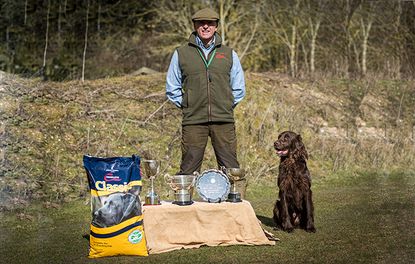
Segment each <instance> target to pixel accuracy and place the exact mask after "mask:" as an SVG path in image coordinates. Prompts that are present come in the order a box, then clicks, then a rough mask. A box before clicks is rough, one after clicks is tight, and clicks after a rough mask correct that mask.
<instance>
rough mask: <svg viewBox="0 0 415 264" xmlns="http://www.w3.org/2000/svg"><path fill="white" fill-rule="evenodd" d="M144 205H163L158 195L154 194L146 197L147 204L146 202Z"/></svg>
mask: <svg viewBox="0 0 415 264" xmlns="http://www.w3.org/2000/svg"><path fill="white" fill-rule="evenodd" d="M143 205H161V203H160V199H159V197H158V195H157V194H155V195H154V194H153V195H151V196H149V195H148V196H146V197H145V202H144V204H143Z"/></svg>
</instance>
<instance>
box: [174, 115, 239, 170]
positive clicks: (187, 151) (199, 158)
mask: <svg viewBox="0 0 415 264" xmlns="http://www.w3.org/2000/svg"><path fill="white" fill-rule="evenodd" d="M208 137H210V140H211V142H212V146H213V149H214V151H215V156H216V161H217V163H218V168H220V167H222V166H225V167H226V168H239V163H238V160H237V157H236V146H237V142H236V132H235V123H205V124H198V125H184V126H182V162H181V165H180V172H179V173H180V174H192V173H193V172H195V171H197V172H200V168H201V167H202V162H203V156H204V154H205V148H206V145H207V142H208Z"/></svg>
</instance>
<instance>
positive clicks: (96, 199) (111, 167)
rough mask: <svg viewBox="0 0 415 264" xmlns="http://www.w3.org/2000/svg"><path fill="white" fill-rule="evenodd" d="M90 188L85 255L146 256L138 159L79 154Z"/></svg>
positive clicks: (95, 256) (134, 157)
mask: <svg viewBox="0 0 415 264" xmlns="http://www.w3.org/2000/svg"><path fill="white" fill-rule="evenodd" d="M83 162H84V167H85V170H86V173H87V176H88V182H89V187H90V189H91V211H92V222H91V233H90V236H89V255H88V256H89V257H90V258H99V257H107V256H115V255H138V256H147V255H148V253H147V246H146V239H145V236H144V230H143V216H142V212H141V202H140V196H139V194H140V191H141V185H142V183H141V174H140V158H139V157H138V156H135V155H133V156H132V157H111V158H98V157H91V156H84V157H83Z"/></svg>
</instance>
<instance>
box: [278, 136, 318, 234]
mask: <svg viewBox="0 0 415 264" xmlns="http://www.w3.org/2000/svg"><path fill="white" fill-rule="evenodd" d="M274 148H275V150H276V152H277V155H278V156H279V157H280V159H281V161H280V165H279V174H278V188H279V193H278V200H277V201H276V203H275V207H274V217H273V218H274V222H275V224H276V227H277V228H278V229H282V230H284V231H286V232H292V231H293V230H294V228H301V229H304V230H305V231H307V232H316V228H315V227H314V205H313V200H312V191H311V175H310V172H309V170H308V168H307V159H308V154H307V151H306V149H305V146H304V144H303V142H302V138H301V136H300V135H298V134H296V133H294V132H292V131H285V132H282V133H281V134H280V135H279V136H278V139H277V140H276V141H275V142H274Z"/></svg>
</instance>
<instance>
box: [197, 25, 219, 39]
mask: <svg viewBox="0 0 415 264" xmlns="http://www.w3.org/2000/svg"><path fill="white" fill-rule="evenodd" d="M194 27H195V30H196V32H197V35H198V36H199V38H200V39H201V40H202V41H203V42H206V43H207V42H209V41H210V40H211V39H212V38H213V35H214V34H215V32H216V30H217V29H218V23H217V22H216V21H208V20H197V21H195V22H194Z"/></svg>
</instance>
